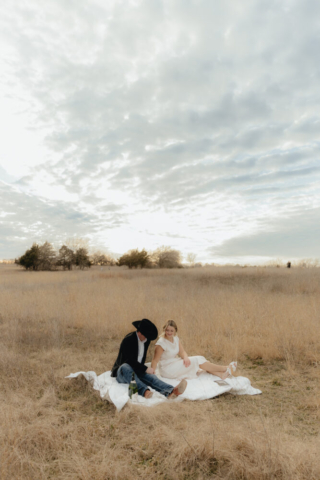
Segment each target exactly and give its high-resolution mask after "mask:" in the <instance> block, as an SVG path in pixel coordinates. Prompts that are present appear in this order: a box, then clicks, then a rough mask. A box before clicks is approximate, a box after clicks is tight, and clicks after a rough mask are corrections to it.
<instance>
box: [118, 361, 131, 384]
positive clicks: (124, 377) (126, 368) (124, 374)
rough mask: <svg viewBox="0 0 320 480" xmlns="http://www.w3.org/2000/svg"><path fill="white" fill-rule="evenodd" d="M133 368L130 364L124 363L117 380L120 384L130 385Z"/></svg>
mask: <svg viewBox="0 0 320 480" xmlns="http://www.w3.org/2000/svg"><path fill="white" fill-rule="evenodd" d="M132 372H133V368H132V367H131V366H130V365H129V364H128V363H123V364H122V365H121V366H120V367H119V368H118V373H117V380H118V382H119V383H130V381H131V377H132Z"/></svg>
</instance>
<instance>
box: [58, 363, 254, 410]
mask: <svg viewBox="0 0 320 480" xmlns="http://www.w3.org/2000/svg"><path fill="white" fill-rule="evenodd" d="M80 375H83V376H84V377H85V379H86V380H87V381H88V382H90V383H91V385H92V386H93V388H94V389H95V390H98V391H99V392H100V396H101V398H102V399H104V400H108V401H109V402H111V403H113V404H114V405H115V406H116V409H117V410H118V412H119V411H120V410H121V409H122V408H123V407H124V406H125V404H126V403H127V402H129V403H132V404H136V405H137V404H139V405H143V406H145V407H152V406H154V405H158V404H159V403H163V402H181V401H182V400H185V399H187V400H206V399H208V398H213V397H217V396H218V395H221V394H222V393H226V392H228V393H231V394H233V395H258V394H259V393H262V392H261V390H258V389H257V388H253V387H252V386H251V383H250V380H249V379H248V378H246V377H230V378H227V379H226V380H221V378H219V377H216V376H215V375H210V374H209V373H206V372H201V373H200V374H199V377H198V378H196V379H194V380H187V382H188V386H187V388H186V390H185V392H184V393H183V394H182V395H179V397H177V398H176V399H175V400H168V399H167V398H166V397H165V396H164V395H161V394H160V393H159V392H156V391H154V390H153V389H152V388H150V390H151V391H153V392H154V393H153V396H152V397H151V398H149V399H146V398H144V397H142V396H141V395H138V394H137V393H136V394H134V395H133V396H132V399H130V398H129V394H128V385H127V384H121V383H118V382H117V380H116V379H115V378H113V377H111V372H110V371H109V372H105V373H102V374H101V375H99V376H98V375H97V374H96V373H95V372H77V373H71V374H70V375H68V376H67V377H66V378H76V377H78V376H80ZM158 377H159V378H160V380H163V381H164V382H166V383H169V384H170V385H173V386H174V387H175V386H176V385H178V383H179V380H173V379H167V378H163V377H160V376H159V375H158Z"/></svg>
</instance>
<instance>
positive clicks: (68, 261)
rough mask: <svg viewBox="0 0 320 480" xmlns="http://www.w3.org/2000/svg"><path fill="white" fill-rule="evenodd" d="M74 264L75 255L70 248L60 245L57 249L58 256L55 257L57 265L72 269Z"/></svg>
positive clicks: (64, 268)
mask: <svg viewBox="0 0 320 480" xmlns="http://www.w3.org/2000/svg"><path fill="white" fill-rule="evenodd" d="M74 264H75V255H74V252H73V250H71V248H68V247H67V246H66V245H62V247H61V248H60V250H59V256H58V259H57V265H59V266H61V267H62V268H63V270H67V269H68V270H72V266H73V265H74Z"/></svg>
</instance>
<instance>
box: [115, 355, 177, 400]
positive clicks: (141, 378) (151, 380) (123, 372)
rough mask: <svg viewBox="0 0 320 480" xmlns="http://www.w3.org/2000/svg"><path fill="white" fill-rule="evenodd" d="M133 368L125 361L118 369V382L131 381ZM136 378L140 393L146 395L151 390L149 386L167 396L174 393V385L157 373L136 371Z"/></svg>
mask: <svg viewBox="0 0 320 480" xmlns="http://www.w3.org/2000/svg"><path fill="white" fill-rule="evenodd" d="M132 372H133V368H132V367H130V365H128V363H124V364H123V365H121V367H120V368H119V370H118V373H117V382H118V383H128V384H129V383H130V382H131V379H132ZM134 376H135V380H136V382H137V387H138V394H139V395H142V396H144V392H145V391H146V390H149V389H148V387H151V388H153V389H154V390H156V391H157V392H160V393H162V395H165V396H166V397H167V396H168V395H170V393H172V390H173V388H174V387H173V386H172V385H169V384H168V383H164V382H162V381H161V380H159V378H158V377H157V376H156V375H150V374H149V373H139V374H137V373H135V374H134Z"/></svg>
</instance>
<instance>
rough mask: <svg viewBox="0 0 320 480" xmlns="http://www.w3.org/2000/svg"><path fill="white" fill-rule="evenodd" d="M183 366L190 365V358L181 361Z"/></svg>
mask: <svg viewBox="0 0 320 480" xmlns="http://www.w3.org/2000/svg"><path fill="white" fill-rule="evenodd" d="M183 364H184V366H185V367H189V366H190V364H191V361H190V358H189V357H185V358H184V359H183Z"/></svg>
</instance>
